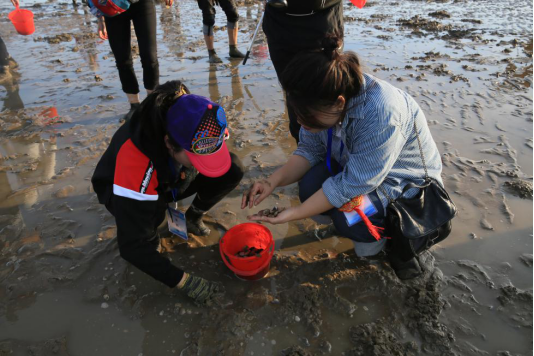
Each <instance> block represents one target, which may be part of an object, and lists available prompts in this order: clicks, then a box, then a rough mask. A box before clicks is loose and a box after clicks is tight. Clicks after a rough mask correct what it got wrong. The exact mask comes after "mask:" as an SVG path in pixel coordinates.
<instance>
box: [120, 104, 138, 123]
mask: <svg viewBox="0 0 534 356" xmlns="http://www.w3.org/2000/svg"><path fill="white" fill-rule="evenodd" d="M139 106H141V104H140V103H130V111H128V113H127V114H126V115H124V116H123V117H122V118H121V119H120V122H126V121H128V120H130V119H131V118H132V116H133V114H134V112H135V110H137V108H139Z"/></svg>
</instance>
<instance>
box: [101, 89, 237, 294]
mask: <svg viewBox="0 0 534 356" xmlns="http://www.w3.org/2000/svg"><path fill="white" fill-rule="evenodd" d="M227 137H228V131H227V128H226V116H225V113H224V110H223V109H222V108H221V107H220V106H218V105H217V104H216V103H213V102H211V101H210V100H209V99H207V98H204V97H202V96H198V95H193V94H190V93H189V90H188V89H187V87H186V86H185V85H184V84H182V83H181V82H180V81H170V82H167V83H165V84H163V85H160V86H158V87H156V88H155V90H154V92H153V93H151V94H150V95H148V97H147V98H146V99H145V100H144V101H143V102H142V103H141V106H140V107H139V108H138V109H137V110H136V111H135V112H134V114H133V116H132V119H131V120H129V121H127V122H126V123H125V124H124V125H123V126H122V127H121V128H119V130H118V131H117V132H116V133H115V134H114V135H113V138H112V139H111V143H110V145H109V147H108V148H107V150H106V152H105V153H104V155H103V156H102V158H101V159H100V162H98V165H97V167H96V169H95V172H94V174H93V177H92V184H93V188H94V191H95V192H96V194H97V195H98V200H99V202H100V203H102V204H104V205H105V206H106V208H107V209H108V211H109V212H110V213H111V214H112V215H113V216H114V217H115V220H116V223H117V242H118V244H119V250H120V254H121V256H122V257H123V258H124V259H125V260H127V261H128V262H130V263H131V264H133V265H134V266H136V267H137V268H139V269H140V270H141V271H143V272H145V273H147V274H149V275H150V276H152V277H154V278H155V279H157V280H159V281H161V282H163V283H165V284H166V285H167V286H169V287H171V288H174V287H178V288H179V289H181V290H183V291H184V292H185V293H186V294H187V295H188V296H190V297H191V298H193V299H194V300H195V301H197V302H201V303H203V302H208V301H210V300H211V299H212V298H213V297H214V296H216V295H218V293H219V292H220V286H219V284H218V283H214V282H210V281H207V280H205V279H203V278H200V277H195V276H191V275H189V274H187V273H185V272H184V271H182V270H181V269H179V268H178V267H176V266H174V265H173V264H172V263H171V262H170V261H169V260H168V259H167V258H165V257H164V256H163V255H162V254H161V253H160V250H161V247H160V236H159V234H158V231H157V229H158V226H160V225H161V223H162V222H164V220H165V215H166V211H167V210H168V209H169V205H168V204H169V203H170V202H176V201H179V200H182V199H185V198H187V197H190V196H192V195H195V194H196V196H195V198H194V200H193V202H192V204H191V206H190V207H189V209H188V210H187V212H186V213H185V219H186V226H187V231H188V232H190V233H192V234H195V235H200V236H205V235H209V234H210V229H209V228H208V227H207V226H206V225H205V224H204V222H203V221H202V217H203V216H204V214H206V212H207V211H208V210H210V209H211V208H212V207H213V206H214V205H215V204H217V203H218V202H219V201H221V200H222V199H223V198H224V197H225V196H226V195H227V194H228V193H229V192H231V191H232V190H234V188H235V187H236V186H237V185H238V184H239V182H240V181H241V178H242V177H243V171H244V170H243V166H242V165H241V162H240V161H239V159H238V158H237V156H235V155H234V154H232V153H230V152H229V151H228V148H227V146H226V143H225V140H226V138H227Z"/></svg>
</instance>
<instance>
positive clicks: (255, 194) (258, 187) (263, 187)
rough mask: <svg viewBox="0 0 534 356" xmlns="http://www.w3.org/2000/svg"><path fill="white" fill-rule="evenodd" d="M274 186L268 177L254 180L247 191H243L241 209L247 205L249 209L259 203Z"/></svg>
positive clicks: (269, 193)
mask: <svg viewBox="0 0 534 356" xmlns="http://www.w3.org/2000/svg"><path fill="white" fill-rule="evenodd" d="M274 188H276V186H275V185H274V184H273V183H271V182H270V181H269V180H268V179H263V180H259V181H257V182H255V183H254V184H253V185H252V186H251V187H250V189H249V190H248V191H246V192H244V193H243V200H242V201H241V209H245V208H246V207H247V205H248V207H249V209H250V208H252V207H253V206H256V205H258V204H259V203H261V202H262V201H263V200H264V199H265V198H267V197H268V196H269V195H271V193H272V192H273V190H274Z"/></svg>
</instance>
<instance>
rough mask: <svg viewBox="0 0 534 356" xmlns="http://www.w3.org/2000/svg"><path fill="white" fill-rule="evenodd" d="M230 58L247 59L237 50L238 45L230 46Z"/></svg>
mask: <svg viewBox="0 0 534 356" xmlns="http://www.w3.org/2000/svg"><path fill="white" fill-rule="evenodd" d="M230 57H232V58H245V55H244V54H243V53H242V52H241V51H240V50H238V49H237V46H236V45H230Z"/></svg>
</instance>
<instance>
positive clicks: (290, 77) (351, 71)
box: [280, 34, 363, 127]
mask: <svg viewBox="0 0 534 356" xmlns="http://www.w3.org/2000/svg"><path fill="white" fill-rule="evenodd" d="M342 47H343V39H342V37H341V36H340V35H339V34H329V35H327V36H326V37H325V38H324V39H323V40H322V41H321V49H320V50H319V51H313V52H304V53H300V54H298V55H296V56H295V57H294V58H293V60H292V61H291V62H290V63H289V64H288V65H287V66H286V68H285V69H284V71H283V73H282V75H281V76H280V82H281V84H282V88H283V89H284V90H285V92H286V99H287V105H288V107H290V108H292V109H293V110H294V111H295V114H296V115H297V117H298V119H299V121H300V122H302V123H303V124H305V125H306V126H310V127H318V126H320V125H318V123H317V120H316V119H315V118H314V114H313V112H320V111H322V110H324V109H325V108H327V107H329V106H332V105H334V104H335V103H336V101H337V99H338V97H339V96H340V95H342V96H344V97H345V100H346V101H347V102H348V100H349V99H351V98H353V97H355V96H357V95H358V94H360V92H361V90H362V86H363V74H362V70H361V67H360V61H359V59H358V56H357V55H356V54H355V53H354V52H342Z"/></svg>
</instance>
